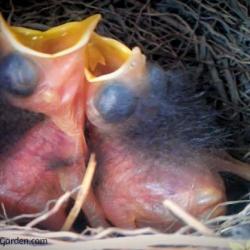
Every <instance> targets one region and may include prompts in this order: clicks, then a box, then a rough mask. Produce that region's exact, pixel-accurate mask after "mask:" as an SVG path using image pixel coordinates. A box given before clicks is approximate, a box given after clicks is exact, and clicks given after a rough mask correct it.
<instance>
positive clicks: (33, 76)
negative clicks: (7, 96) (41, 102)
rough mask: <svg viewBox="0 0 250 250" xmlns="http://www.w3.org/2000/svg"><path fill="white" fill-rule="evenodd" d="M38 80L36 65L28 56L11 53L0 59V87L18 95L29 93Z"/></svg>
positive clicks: (27, 94)
mask: <svg viewBox="0 0 250 250" xmlns="http://www.w3.org/2000/svg"><path fill="white" fill-rule="evenodd" d="M37 82H38V72H37V68H36V65H35V64H34V63H33V62H32V61H31V60H30V59H28V58H26V57H24V56H22V55H20V54H18V53H11V54H9V55H7V56H5V57H3V58H2V59H1V61H0V89H2V90H5V91H7V92H9V93H11V94H14V95H18V96H24V97H25V96H29V95H31V94H32V93H33V92H34V90H35V88H36V86H37Z"/></svg>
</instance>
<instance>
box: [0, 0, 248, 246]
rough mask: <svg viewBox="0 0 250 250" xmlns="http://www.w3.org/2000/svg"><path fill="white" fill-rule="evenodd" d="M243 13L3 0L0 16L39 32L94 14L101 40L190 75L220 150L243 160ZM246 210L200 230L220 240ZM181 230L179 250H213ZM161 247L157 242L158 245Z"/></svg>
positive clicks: (193, 2) (229, 7) (224, 0)
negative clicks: (216, 129) (223, 138)
mask: <svg viewBox="0 0 250 250" xmlns="http://www.w3.org/2000/svg"><path fill="white" fill-rule="evenodd" d="M249 7H250V3H249V1H248V0H239V1H238V0H187V1H181V0H158V1H150V0H147V1H139V0H137V1H132V0H126V1H120V0H114V1H111V0H104V1H98V0H92V1H80V0H61V1H59V0H47V1H39V0H36V1H34V0H29V1H23V2H19V1H14V0H10V1H3V3H1V6H0V10H1V11H2V13H3V14H4V15H5V17H6V18H7V20H8V21H9V22H10V23H12V24H15V25H18V26H25V27H29V28H34V29H41V30H45V29H47V28H49V27H51V26H55V25H58V24H61V23H64V22H68V21H73V20H82V19H83V18H84V17H87V16H89V15H92V14H95V13H101V14H102V15H103V20H102V22H101V24H100V25H99V27H98V32H99V33H100V34H103V35H106V36H109V37H113V38H115V39H117V40H120V41H122V42H123V43H125V44H126V45H128V46H129V47H133V46H139V47H140V48H141V49H142V50H143V52H144V53H145V54H146V55H147V58H148V59H149V60H152V61H156V62H157V63H159V64H160V65H162V66H163V68H165V69H169V68H173V67H182V68H184V69H187V70H188V71H192V72H195V75H196V78H197V79H198V81H200V82H201V83H202V88H203V89H204V90H206V91H207V100H208V102H209V103H210V104H211V105H213V106H214V107H215V108H216V109H217V110H218V111H219V114H220V117H219V120H220V122H221V123H223V124H228V125H229V126H230V128H231V131H232V133H231V134H232V137H231V139H232V143H230V144H228V145H227V146H228V150H230V152H231V153H233V154H234V156H236V157H238V158H240V159H241V160H244V161H250V146H249V144H250V18H249ZM247 202H249V201H247ZM249 209H250V208H249V207H246V209H245V210H243V212H241V213H239V214H237V215H233V216H225V217H219V218H216V219H213V220H208V221H206V223H205V224H206V225H208V226H209V227H211V228H212V229H213V230H214V232H215V234H216V235H221V234H222V233H223V232H224V231H226V230H228V229H230V228H231V227H232V226H235V225H241V224H245V223H250V211H249ZM12 223H13V220H12ZM0 230H1V234H2V233H4V232H5V233H8V232H10V231H8V230H11V232H12V233H13V232H15V234H16V235H26V236H35V235H40V237H43V236H45V237H49V238H50V239H51V242H54V241H55V242H57V241H56V239H60V240H65V239H66V241H75V240H77V241H79V242H80V243H81V241H86V240H100V239H104V238H107V240H109V239H111V240H112V239H113V238H110V237H111V236H115V235H117V234H119V235H123V236H128V237H132V236H131V235H133V237H142V238H143V237H144V236H147V235H148V234H151V237H156V238H157V237H158V236H159V234H158V233H157V232H155V231H152V230H149V231H147V230H146V231H143V230H142V231H141V230H136V231H126V230H122V231H120V230H118V229H107V230H104V231H102V230H101V231H98V229H96V230H94V229H91V230H90V229H88V232H86V231H85V232H83V234H81V235H77V234H72V233H63V232H61V233H52V232H44V231H38V230H37V231H36V230H33V229H32V230H30V229H27V228H26V229H24V228H22V227H17V226H14V225H10V224H9V222H8V220H7V221H6V220H5V221H2V222H1V224H0ZM180 232H181V233H184V232H186V233H187V232H188V233H189V235H190V237H191V238H190V241H189V240H187V241H186V240H185V239H184V238H182V235H179V236H176V235H172V237H173V239H175V242H177V241H178V242H179V243H180V244H179V246H184V244H182V243H181V242H184V243H185V242H186V246H188V245H193V246H203V247H204V246H208V247H214V246H216V244H215V243H214V244H213V243H212V242H213V240H211V239H209V238H206V239H204V238H200V244H198V243H197V242H196V241H195V240H194V239H196V238H192V237H197V236H196V235H195V234H196V233H195V232H194V233H193V235H192V233H190V230H189V227H188V229H187V228H186V227H184V228H182V229H181V231H180ZM161 237H163V236H162V235H161ZM164 237H165V238H164V239H165V241H166V239H167V240H169V242H172V241H171V239H170V238H171V236H168V235H165V236H164ZM168 237H170V238H168ZM175 237H177V238H178V237H179V240H178V239H177V238H175ZM140 239H141V238H138V240H140ZM161 239H163V238H161ZM192 239H193V240H194V241H195V242H196V243H194V241H192ZM133 240H135V238H134V239H133ZM117 241H119V239H118V240H117ZM121 241H122V240H121ZM165 241H158V242H162V246H164V244H165V245H166V242H165ZM198 241H199V240H198ZM215 241H217V239H215ZM222 241H223V240H222ZM127 242H128V240H127ZM202 242H203V243H202ZM204 242H207V244H206V245H205V244H204ZM209 242H211V243H210V244H209ZM57 243H58V242H57ZM113 243H114V245H115V244H116V243H115V242H113ZM217 243H218V242H217ZM123 244H124V243H123ZM223 244H224V245H223ZM168 245H171V244H170V243H169V244H168ZM177 245H178V244H177ZM108 246H109V247H108V248H109V249H111V248H112V246H111V245H108ZM141 246H143V245H141ZM147 246H149V244H148V245H147ZM218 246H221V247H225V248H226V246H227V247H228V246H229V245H228V243H225V242H224V243H218ZM142 248H143V247H142ZM203 249H204V248H203ZM235 249H237V248H235Z"/></svg>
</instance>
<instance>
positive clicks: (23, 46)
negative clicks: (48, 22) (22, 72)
mask: <svg viewBox="0 0 250 250" xmlns="http://www.w3.org/2000/svg"><path fill="white" fill-rule="evenodd" d="M100 18H101V16H100V15H93V16H90V17H89V18H86V19H84V20H83V21H80V22H70V23H65V24H62V25H59V26H56V27H53V28H50V29H48V30H46V31H39V30H33V29H28V28H23V27H16V26H11V25H9V24H8V23H7V22H6V21H5V20H4V19H3V17H2V16H1V17H0V24H1V28H2V31H3V33H4V35H6V37H8V39H9V40H10V42H11V44H12V45H14V46H15V47H16V49H18V50H27V49H28V51H29V52H30V53H33V54H34V53H35V52H37V53H40V55H41V53H42V54H45V55H46V54H47V55H60V54H66V53H69V52H71V51H74V50H76V49H77V48H81V47H83V46H85V45H86V43H87V42H88V40H89V38H90V36H91V34H92V32H93V30H94V29H95V27H96V25H97V23H98V21H99V20H100ZM58 53H59V54H58Z"/></svg>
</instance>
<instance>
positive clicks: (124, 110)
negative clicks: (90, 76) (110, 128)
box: [95, 83, 137, 123]
mask: <svg viewBox="0 0 250 250" xmlns="http://www.w3.org/2000/svg"><path fill="white" fill-rule="evenodd" d="M136 104H137V98H136V96H135V94H134V93H133V91H132V90H130V89H129V88H127V87H126V86H124V85H122V84H117V83H112V84H109V85H106V86H104V87H103V88H102V89H101V90H100V92H99V93H98V94H97V96H96V98H95V107H96V109H97V110H98V112H99V113H100V115H101V116H102V118H103V119H104V120H105V121H106V122H110V123H116V122H121V121H124V120H125V119H127V118H128V117H130V116H131V115H132V114H133V113H134V111H135V108H136Z"/></svg>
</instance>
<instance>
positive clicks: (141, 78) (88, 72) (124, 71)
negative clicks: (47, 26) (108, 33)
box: [84, 33, 148, 128]
mask: <svg viewBox="0 0 250 250" xmlns="http://www.w3.org/2000/svg"><path fill="white" fill-rule="evenodd" d="M85 53H86V58H87V62H86V64H85V69H84V73H85V76H86V79H87V80H88V82H89V87H88V97H87V116H88V119H89V120H90V121H91V123H93V124H94V125H95V126H97V127H99V128H100V127H105V123H106V120H109V119H106V118H107V117H106V114H105V113H109V114H112V113H115V112H112V110H107V112H106V111H103V110H101V109H102V107H103V105H102V104H100V105H99V107H98V105H97V103H96V100H97V99H101V98H100V95H102V92H104V91H106V92H108V91H109V90H107V89H111V92H112V91H113V90H114V89H115V90H114V92H116V93H117V92H119V93H118V95H121V96H122V97H124V96H127V97H128V99H129V100H131V103H132V102H133V100H135V99H136V97H137V96H141V95H143V93H144V92H145V91H147V87H148V85H147V84H146V82H147V69H146V58H145V56H144V55H143V54H142V53H141V51H140V49H139V48H138V47H135V48H133V49H132V50H130V49H129V48H128V47H126V46H125V45H123V44H122V43H120V42H118V41H116V40H114V39H111V38H106V37H103V36H99V35H97V34H95V33H93V34H92V36H91V39H90V41H89V43H88V45H87V47H86V51H85ZM109 92H110V91H109ZM112 93H113V92H112ZM115 95H116V94H115ZM131 95H132V96H133V97H131ZM116 97H117V96H112V97H111V96H110V95H109V96H107V98H108V99H110V100H111V99H114V98H116ZM127 103H129V102H127ZM113 105H114V106H116V107H119V106H122V105H119V103H117V102H114V103H113ZM104 106H105V105H104ZM111 106H112V104H111ZM132 106H133V104H131V105H130V107H125V109H128V110H124V112H122V113H123V114H122V115H121V116H123V117H125V116H128V115H129V113H131V110H132ZM114 108H115V107H114ZM118 116H120V115H119V114H118ZM121 116H120V117H118V120H119V119H121V118H123V117H121Z"/></svg>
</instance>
